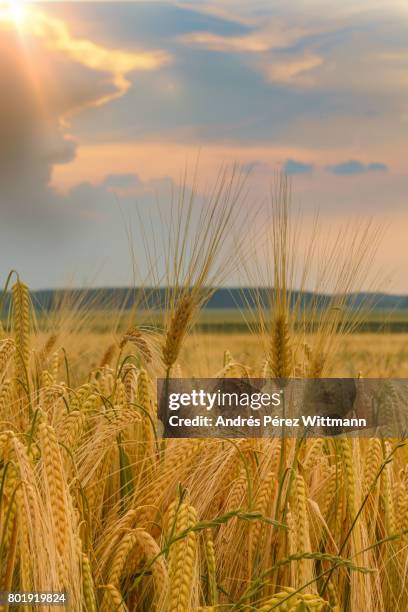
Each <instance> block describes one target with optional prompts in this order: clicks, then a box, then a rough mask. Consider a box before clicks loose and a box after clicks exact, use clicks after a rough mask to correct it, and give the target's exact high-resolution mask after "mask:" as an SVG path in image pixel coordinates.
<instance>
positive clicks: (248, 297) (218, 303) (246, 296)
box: [5, 287, 408, 312]
mask: <svg viewBox="0 0 408 612" xmlns="http://www.w3.org/2000/svg"><path fill="white" fill-rule="evenodd" d="M258 291H259V294H258V296H259V301H260V303H261V304H263V305H264V306H267V305H268V303H269V301H270V296H271V289H268V288H260V289H259V290H258ZM31 296H32V301H33V304H34V307H35V309H36V310H37V311H38V312H41V311H46V312H47V311H50V310H51V309H52V308H53V307H56V306H58V305H61V304H64V303H65V304H66V305H67V306H68V305H70V304H74V305H75V306H76V307H77V308H80V309H81V308H86V309H89V308H91V309H95V310H107V309H112V308H124V309H125V310H126V309H130V308H131V307H132V306H134V305H135V304H136V303H137V304H138V306H139V307H140V308H142V309H143V308H144V309H151V308H155V309H160V308H163V307H164V305H165V301H166V289H165V288H159V289H157V288H143V289H130V288H110V287H104V288H100V289H75V290H70V289H44V290H39V291H32V292H31ZM331 298H332V296H330V295H325V294H315V293H313V292H307V291H306V292H303V291H302V292H298V291H293V292H292V293H291V294H290V297H289V301H290V303H291V305H292V306H293V305H294V304H295V303H298V304H299V305H300V306H301V307H302V308H307V307H308V306H312V305H314V306H316V305H317V306H318V307H321V308H323V307H324V306H325V305H327V304H328V303H329V302H330V300H331ZM9 301H10V296H7V298H6V303H5V307H6V308H7V307H8V305H9ZM347 305H348V307H349V308H351V309H356V308H359V307H361V306H364V305H369V307H370V310H374V311H403V310H408V296H406V295H390V294H386V293H356V294H350V295H349V296H348V298H347ZM255 306H256V298H255V293H254V289H250V288H248V287H244V288H238V287H233V288H220V289H216V290H215V292H214V293H213V295H212V296H211V298H210V300H209V301H208V302H207V304H206V305H205V309H206V310H211V309H213V310H223V309H228V310H235V309H239V310H243V309H246V308H248V307H255Z"/></svg>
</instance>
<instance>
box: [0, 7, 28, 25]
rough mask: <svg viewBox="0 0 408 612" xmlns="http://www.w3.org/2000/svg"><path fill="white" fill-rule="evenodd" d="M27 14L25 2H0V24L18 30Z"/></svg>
mask: <svg viewBox="0 0 408 612" xmlns="http://www.w3.org/2000/svg"><path fill="white" fill-rule="evenodd" d="M27 14H28V9H27V2H26V1H25V0H9V1H8V2H0V22H1V21H2V22H5V23H7V24H9V25H14V27H16V28H17V29H20V28H21V27H22V26H23V24H24V22H25V20H26V18H27Z"/></svg>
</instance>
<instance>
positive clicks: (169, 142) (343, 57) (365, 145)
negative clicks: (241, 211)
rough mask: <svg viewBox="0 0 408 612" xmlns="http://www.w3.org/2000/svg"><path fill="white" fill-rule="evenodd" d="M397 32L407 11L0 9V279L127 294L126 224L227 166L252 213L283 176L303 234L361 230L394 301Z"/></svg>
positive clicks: (403, 283) (399, 239) (402, 149)
mask: <svg viewBox="0 0 408 612" xmlns="http://www.w3.org/2000/svg"><path fill="white" fill-rule="evenodd" d="M407 35H408V5H407V4H406V2H405V0H403V1H402V0H391V1H390V0H354V1H353V2H352V1H349V0H344V1H343V2H338V1H337V0H324V1H323V0H293V1H291V2H287V0H251V2H248V1H243V0H217V1H216V2H215V1H214V2H212V1H211V0H197V1H196V2H183V1H179V2H172V1H168V2H154V1H148V2H123V3H122V2H103V3H100V2H92V1H90V2H65V3H60V2H53V1H50V2H47V3H40V2H38V3H37V2H33V3H23V2H19V1H18V0H16V1H14V2H8V3H4V2H2V1H1V0H0V213H1V216H0V262H1V268H0V282H1V281H2V280H3V279H5V278H6V276H7V274H8V272H9V270H10V269H16V270H17V271H18V272H19V273H20V275H21V276H22V278H24V280H25V281H26V282H27V283H28V284H29V285H30V287H32V288H33V289H35V288H48V287H61V286H64V285H66V284H75V285H77V286H78V285H80V286H82V285H84V284H94V285H99V286H106V285H109V286H117V285H126V284H128V283H129V282H130V281H131V280H132V264H131V256H130V251H129V240H128V233H129V227H130V226H131V225H132V224H133V223H136V225H137V223H138V222H139V221H138V220H140V212H137V211H140V210H142V214H144V212H143V211H147V212H148V211H149V208H152V207H154V206H155V205H156V202H157V201H160V202H161V203H162V205H166V202H168V200H169V198H171V194H172V193H175V192H177V190H178V189H179V188H180V185H181V184H182V183H183V180H184V179H183V176H184V173H185V169H186V167H187V168H188V169H189V171H188V172H187V182H188V181H192V178H190V177H191V176H192V174H193V171H191V169H193V170H194V167H195V166H196V164H198V171H197V175H198V179H199V182H200V180H201V182H202V184H203V187H202V190H203V193H204V191H205V187H204V185H208V184H211V182H212V181H214V180H215V178H216V176H217V173H218V172H219V169H220V167H222V166H225V165H227V166H229V165H232V164H233V163H238V164H240V165H241V166H242V168H243V169H244V170H248V171H250V175H249V178H248V197H247V200H246V204H245V206H247V207H248V209H251V207H252V208H255V207H256V206H258V204H259V203H260V202H263V200H264V199H265V198H267V197H268V193H269V192H270V189H271V183H272V181H273V178H274V176H275V173H276V171H277V170H283V171H285V172H286V173H287V174H288V175H289V176H290V177H291V181H292V187H293V200H294V203H295V206H296V207H297V209H299V210H301V211H302V218H303V219H304V223H305V226H306V225H307V224H308V222H309V221H310V220H311V218H312V216H313V215H314V214H315V211H316V209H318V210H319V211H320V216H321V219H322V224H323V226H324V228H327V229H328V230H329V229H332V228H333V227H337V226H338V225H339V224H342V223H347V222H348V220H349V219H356V220H357V221H356V222H358V220H361V219H363V220H364V219H368V218H372V219H373V222H374V223H375V224H376V225H377V226H381V228H383V229H384V237H383V240H382V244H381V246H380V249H379V253H378V261H379V267H380V269H381V270H380V271H381V275H382V278H383V279H384V280H383V281H382V282H383V284H382V285H381V288H382V289H384V290H386V291H390V292H398V293H408V273H407V270H408V248H407V235H408V164H407V162H406V159H407V145H408V51H407V46H406V40H407ZM197 160H198V161H197ZM200 189H201V187H199V192H200V193H201V191H200ZM163 203H164V204H163ZM135 219H136V221H135ZM136 233H137V232H136ZM164 239H165V237H164V236H159V235H157V236H156V238H155V240H158V241H162V240H164ZM134 240H135V244H134V246H133V248H134V249H135V253H136V258H138V259H139V258H140V260H141V259H142V257H143V248H142V246H141V244H139V243H138V238H135V239H134ZM151 240H154V239H153V237H152V238H151ZM141 268H143V265H141ZM230 282H235V279H233V278H232V279H230Z"/></svg>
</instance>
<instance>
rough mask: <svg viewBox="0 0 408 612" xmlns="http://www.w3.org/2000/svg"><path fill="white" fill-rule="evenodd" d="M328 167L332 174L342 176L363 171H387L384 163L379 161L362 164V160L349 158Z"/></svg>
mask: <svg viewBox="0 0 408 612" xmlns="http://www.w3.org/2000/svg"><path fill="white" fill-rule="evenodd" d="M328 169H329V170H330V171H331V172H333V174H338V175H344V176H346V175H353V174H363V173H365V172H387V170H388V168H387V166H386V165H385V164H382V163H379V162H372V163H370V164H363V163H362V162H360V161H358V160H356V159H351V160H349V161H346V162H342V163H340V164H336V165H335V166H329V167H328Z"/></svg>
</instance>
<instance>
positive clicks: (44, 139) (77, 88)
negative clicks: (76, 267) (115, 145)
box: [0, 5, 169, 233]
mask: <svg viewBox="0 0 408 612" xmlns="http://www.w3.org/2000/svg"><path fill="white" fill-rule="evenodd" d="M24 10H26V11H27V15H26V16H25V20H24V31H23V33H21V32H20V31H18V29H17V28H16V25H15V23H13V22H12V20H7V19H0V57H1V62H0V89H1V96H0V209H1V213H2V216H3V219H4V220H5V221H13V222H15V223H18V224H19V226H23V225H25V226H27V227H28V226H29V227H30V229H31V230H32V231H34V227H37V228H38V229H39V230H41V232H43V229H42V228H44V227H45V226H46V224H48V226H49V227H52V228H53V231H55V233H58V232H60V233H61V232H64V231H65V230H66V229H67V226H68V225H69V221H68V219H69V218H72V217H73V215H72V213H70V211H69V207H66V206H64V203H65V200H64V198H63V197H61V196H60V194H58V193H57V192H56V191H55V190H54V189H53V188H52V187H51V178H52V173H53V168H54V167H55V166H56V165H59V164H67V163H69V162H71V161H72V160H74V159H75V157H76V154H77V147H78V141H77V139H76V138H75V137H74V136H72V135H71V133H70V126H69V124H68V119H71V118H72V117H73V116H74V115H77V114H78V113H80V112H82V111H83V110H84V109H88V108H94V107H100V106H102V105H106V104H107V103H108V102H111V101H112V100H113V99H115V98H118V97H120V96H122V95H124V93H125V92H126V91H127V89H128V88H129V86H130V81H129V80H128V77H127V75H128V73H129V72H132V73H134V72H135V71H144V72H145V71H153V70H157V69H158V68H159V67H160V66H161V65H162V64H163V63H164V62H166V61H168V59H169V54H168V53H164V52H160V51H152V52H150V51H146V52H145V51H134V52H133V51H132V52H125V51H121V50H120V49H118V48H113V49H109V48H107V47H104V46H103V45H101V44H96V43H94V42H92V41H90V40H87V39H85V38H77V37H75V36H74V35H73V34H72V32H71V30H70V29H69V28H68V27H67V25H66V24H65V23H64V22H63V21H61V20H60V19H57V18H54V17H51V16H49V15H47V14H46V13H45V12H44V11H42V10H39V9H37V7H34V6H32V5H28V6H27V9H24ZM74 216H75V215H74ZM44 231H45V230H44Z"/></svg>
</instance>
